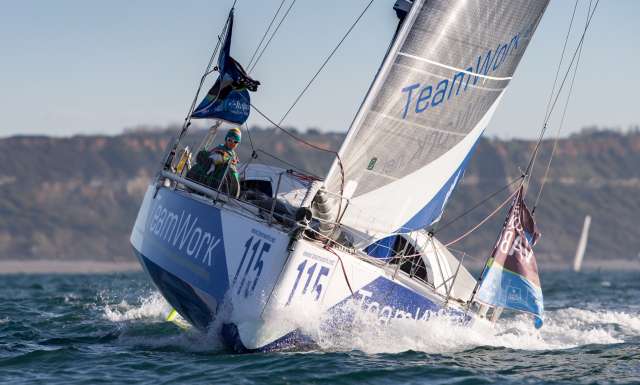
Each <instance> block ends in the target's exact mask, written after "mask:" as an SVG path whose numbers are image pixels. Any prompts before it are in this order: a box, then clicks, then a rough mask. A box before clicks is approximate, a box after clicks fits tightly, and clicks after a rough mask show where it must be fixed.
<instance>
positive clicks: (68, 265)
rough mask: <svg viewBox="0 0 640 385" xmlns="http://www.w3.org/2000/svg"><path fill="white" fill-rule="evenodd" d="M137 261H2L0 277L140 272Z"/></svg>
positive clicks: (140, 268) (0, 262)
mask: <svg viewBox="0 0 640 385" xmlns="http://www.w3.org/2000/svg"><path fill="white" fill-rule="evenodd" d="M141 270H142V267H141V266H140V263H138V262H137V261H130V262H129V261H91V260H79V261H73V260H66V261H61V260H46V259H35V260H4V261H0V275H6V274H95V273H122V272H133V271H141Z"/></svg>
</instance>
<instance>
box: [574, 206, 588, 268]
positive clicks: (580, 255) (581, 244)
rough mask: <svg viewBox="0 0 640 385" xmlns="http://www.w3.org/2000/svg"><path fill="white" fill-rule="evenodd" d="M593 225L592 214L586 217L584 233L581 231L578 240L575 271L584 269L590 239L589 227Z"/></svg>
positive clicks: (583, 226) (583, 227)
mask: <svg viewBox="0 0 640 385" xmlns="http://www.w3.org/2000/svg"><path fill="white" fill-rule="evenodd" d="M590 226H591V216H590V215H587V216H585V217H584V224H583V225H582V233H580V241H578V247H577V248H576V255H575V257H574V258H573V271H575V272H579V271H580V270H581V269H582V260H583V259H584V252H585V251H586V250H587V242H588V240H589V227H590Z"/></svg>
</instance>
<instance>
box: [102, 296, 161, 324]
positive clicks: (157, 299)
mask: <svg viewBox="0 0 640 385" xmlns="http://www.w3.org/2000/svg"><path fill="white" fill-rule="evenodd" d="M169 311H171V306H170V305H169V304H168V303H167V301H165V299H164V298H163V297H162V296H161V295H160V293H157V292H156V293H153V294H152V295H151V296H149V297H145V298H141V299H140V305H138V306H132V305H130V304H129V303H127V301H125V300H123V301H121V302H120V303H118V304H117V305H106V306H105V307H104V317H105V318H106V319H108V320H109V321H113V322H122V321H131V320H139V319H156V320H164V319H166V316H167V314H168V312H169Z"/></svg>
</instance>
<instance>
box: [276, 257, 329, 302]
mask: <svg viewBox="0 0 640 385" xmlns="http://www.w3.org/2000/svg"><path fill="white" fill-rule="evenodd" d="M311 262H313V261H310V260H308V259H305V260H304V261H302V262H300V264H299V265H298V267H297V270H298V275H297V276H296V280H295V282H294V283H293V287H292V288H291V293H289V299H287V303H286V305H285V306H288V305H289V304H291V300H292V299H293V297H294V296H295V295H296V293H297V292H299V293H300V294H301V295H305V294H308V293H314V294H315V296H314V300H315V301H317V300H319V299H320V295H321V294H322V290H323V289H324V286H323V279H324V278H325V277H328V276H329V272H330V270H329V268H328V267H326V266H322V265H320V264H318V263H317V262H316V263H313V264H311ZM303 276H304V277H305V279H304V286H302V287H299V286H300V281H301V280H303ZM312 282H313V285H312V284H311V283H312Z"/></svg>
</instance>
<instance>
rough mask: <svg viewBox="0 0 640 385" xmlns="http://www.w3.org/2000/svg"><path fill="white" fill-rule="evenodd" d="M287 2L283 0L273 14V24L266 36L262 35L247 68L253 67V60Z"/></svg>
mask: <svg viewBox="0 0 640 385" xmlns="http://www.w3.org/2000/svg"><path fill="white" fill-rule="evenodd" d="M285 1H287V0H282V1H281V2H280V6H279V7H278V9H277V10H276V13H275V14H273V18H272V19H271V22H270V23H269V26H267V29H266V30H265V31H264V34H263V35H262V39H260V43H258V46H257V47H256V49H255V51H253V55H251V59H249V64H247V68H250V67H251V63H253V59H255V57H256V54H257V53H258V50H260V47H261V46H262V43H264V39H265V38H266V37H267V34H268V33H269V31H270V30H271V27H272V26H273V23H274V22H275V21H276V18H277V17H278V14H279V13H280V10H281V9H282V6H283V5H284V2H285Z"/></svg>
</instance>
